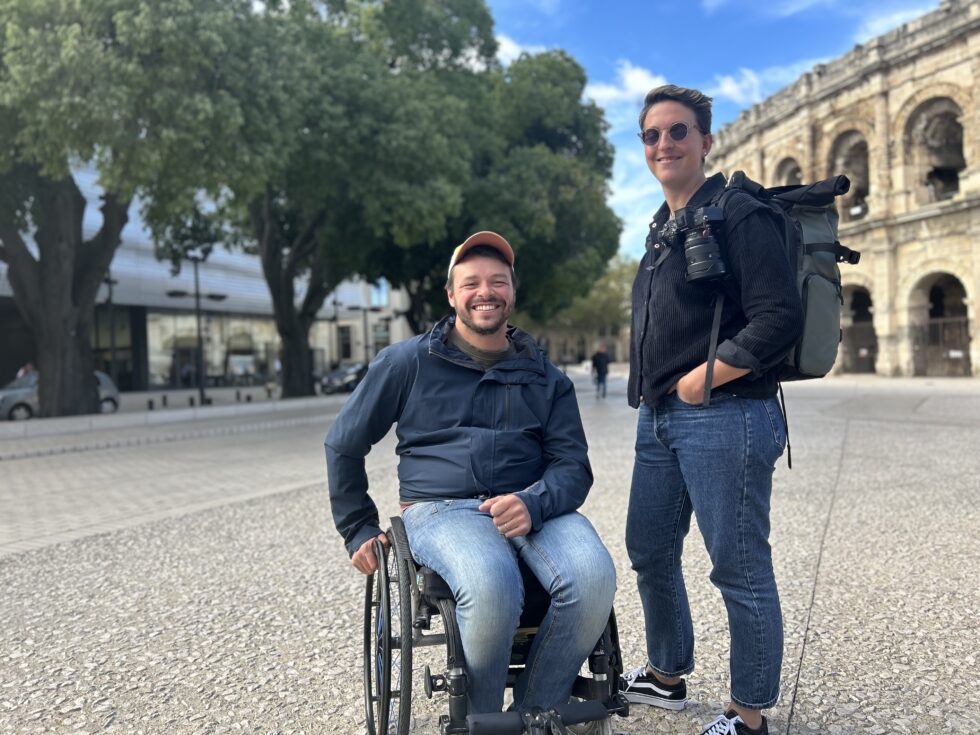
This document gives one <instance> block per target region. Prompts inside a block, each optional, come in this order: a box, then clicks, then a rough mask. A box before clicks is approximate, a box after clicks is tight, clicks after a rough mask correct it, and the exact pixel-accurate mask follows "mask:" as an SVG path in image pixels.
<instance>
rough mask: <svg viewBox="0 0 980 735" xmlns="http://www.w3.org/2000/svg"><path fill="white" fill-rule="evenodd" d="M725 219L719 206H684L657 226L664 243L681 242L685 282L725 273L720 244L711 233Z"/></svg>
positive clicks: (724, 274)
mask: <svg viewBox="0 0 980 735" xmlns="http://www.w3.org/2000/svg"><path fill="white" fill-rule="evenodd" d="M724 221H725V214H724V212H723V211H722V210H721V208H720V207H697V208H694V207H684V208H682V209H678V210H677V211H676V212H674V218H673V219H671V220H668V221H667V223H666V224H665V225H664V226H663V227H662V228H661V229H660V233H659V238H660V241H661V242H663V243H664V244H665V245H668V246H671V245H676V244H678V243H680V242H683V243H684V260H685V261H686V266H685V268H684V280H685V281H687V282H688V283H694V282H700V281H715V280H718V279H720V278H724V277H725V276H726V275H728V268H726V266H725V260H724V258H722V255H721V246H719V245H718V241H717V240H716V239H715V236H714V231H716V230H719V229H720V228H721V227H722V224H723V223H724Z"/></svg>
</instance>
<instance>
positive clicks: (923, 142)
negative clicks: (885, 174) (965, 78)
mask: <svg viewBox="0 0 980 735" xmlns="http://www.w3.org/2000/svg"><path fill="white" fill-rule="evenodd" d="M969 109H970V94H969V93H968V92H967V91H966V90H963V89H962V88H960V87H956V86H954V85H951V84H937V85H934V86H933V87H930V88H929V89H927V90H922V91H921V92H919V93H918V94H916V95H913V96H912V97H910V98H909V99H908V100H907V101H906V102H905V104H904V105H903V106H902V109H901V112H900V114H899V117H898V118H897V119H896V128H897V130H896V139H897V140H900V141H901V145H902V155H901V159H900V160H901V162H902V165H903V168H904V172H905V188H906V189H907V190H909V191H910V192H911V194H912V201H913V203H915V204H926V203H929V202H934V201H942V200H944V199H950V198H952V197H953V196H955V195H956V193H957V192H958V191H959V177H960V174H961V173H962V172H963V171H964V170H965V169H966V166H967V152H968V151H971V150H972V146H973V131H972V129H971V127H970V126H969V125H964V124H963V117H964V111H965V110H969Z"/></svg>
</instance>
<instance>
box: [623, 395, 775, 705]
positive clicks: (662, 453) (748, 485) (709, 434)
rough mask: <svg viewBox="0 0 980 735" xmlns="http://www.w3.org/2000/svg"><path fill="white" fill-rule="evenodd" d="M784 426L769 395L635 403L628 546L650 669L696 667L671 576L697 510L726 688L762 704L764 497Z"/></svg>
mask: <svg viewBox="0 0 980 735" xmlns="http://www.w3.org/2000/svg"><path fill="white" fill-rule="evenodd" d="M785 445H786V427H785V423H784V422H783V417H782V414H781V413H780V411H779V404H778V403H777V402H776V400H775V399H774V398H770V399H765V400H758V399H751V398H737V397H735V396H732V395H730V394H727V393H724V392H723V391H715V392H713V393H712V397H711V404H710V406H708V407H707V408H703V407H702V406H701V405H700V404H699V405H691V404H687V403H684V402H683V401H681V399H680V398H678V397H677V395H676V394H673V393H671V394H669V395H667V396H665V397H664V398H662V399H661V400H660V401H659V402H658V403H657V405H656V407H655V408H650V407H649V406H647V405H646V404H642V405H641V406H640V418H639V424H638V426H637V432H636V460H635V463H634V465H633V485H632V489H631V491H630V503H629V515H628V518H627V523H626V548H627V550H628V552H629V557H630V561H631V562H632V563H633V569H635V570H636V573H637V585H638V587H639V592H640V599H641V600H642V602H643V611H644V614H645V616H646V636H647V656H648V658H649V665H650V667H651V668H652V669H653V670H654V671H656V672H657V673H659V674H661V675H663V676H680V675H681V674H687V673H689V672H690V671H692V670H693V669H694V631H693V627H692V625H691V610H690V607H689V606H688V601H687V591H686V589H685V587H684V577H683V575H682V573H681V552H682V551H683V548H684V537H685V536H686V535H687V532H688V529H689V528H690V524H691V512H692V511H693V512H694V516H695V518H696V519H697V523H698V527H699V528H700V530H701V535H702V536H703V537H704V543H705V546H707V549H708V555H709V556H710V558H711V565H712V570H711V581H712V583H713V584H714V585H715V586H716V587H717V588H718V589H719V590H720V591H721V596H722V598H723V599H724V601H725V607H726V608H727V610H728V628H729V633H730V635H731V662H730V666H731V697H732V701H733V702H734V703H735V704H738V705H741V706H742V707H747V708H751V709H764V708H766V707H771V706H773V705H774V704H775V703H776V700H777V699H778V697H779V671H780V666H781V665H782V658H783V625H782V614H781V612H780V609H779V595H778V593H777V592H776V579H775V576H774V575H773V569H772V554H771V550H770V548H769V497H770V494H771V491H772V473H773V469H774V465H775V462H776V460H777V459H778V458H779V456H780V455H781V454H782V452H783V449H784V447H785Z"/></svg>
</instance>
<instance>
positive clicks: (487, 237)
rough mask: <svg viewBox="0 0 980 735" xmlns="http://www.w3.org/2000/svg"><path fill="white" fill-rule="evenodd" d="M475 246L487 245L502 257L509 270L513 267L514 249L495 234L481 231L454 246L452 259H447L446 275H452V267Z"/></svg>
mask: <svg viewBox="0 0 980 735" xmlns="http://www.w3.org/2000/svg"><path fill="white" fill-rule="evenodd" d="M477 245H487V246H489V247H491V248H493V249H494V250H496V251H498V252H499V253H500V254H501V255H503V256H504V260H506V261H507V265H509V266H510V267H511V268H513V267H514V248H512V247H511V246H510V243H509V242H507V241H506V240H505V239H504V238H503V237H501V236H500V235H498V234H497V233H496V232H490V230H483V231H482V232H477V233H474V234H472V235H470V236H469V237H468V238H466V239H465V240H463V242H462V244H461V245H457V246H456V249H455V250H453V257H452V258H450V259H449V271H448V273H452V272H453V266H454V265H456V264H457V263H458V262H459V261H460V260H461V259H462V258H463V256H464V255H466V253H468V252H469V251H470V250H472V249H473V248H475V247H476V246H477ZM447 277H448V275H447Z"/></svg>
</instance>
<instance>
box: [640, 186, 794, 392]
mask: <svg viewBox="0 0 980 735" xmlns="http://www.w3.org/2000/svg"><path fill="white" fill-rule="evenodd" d="M724 188H725V177H724V176H723V175H722V174H720V173H718V174H715V175H714V176H712V177H711V178H709V179H708V180H707V181H705V182H704V184H703V185H702V186H701V188H700V189H698V191H697V192H696V193H695V194H694V196H693V197H691V200H690V201H689V202H688V203H687V206H688V207H699V206H705V205H707V204H709V203H710V202H711V201H712V200H713V199H715V198H716V197H717V196H718V195H719V194H720V193H721V192H722V190H724ZM669 216H670V210H669V208H668V207H667V204H666V203H664V205H663V206H662V207H661V208H660V209H659V210H658V211H657V214H656V215H655V216H654V223H655V224H654V227H655V229H659V228H660V227H661V226H662V225H663V224H664V223H665V222H666V221H667V218H668V217H669ZM725 220H726V222H725V228H724V236H723V237H720V238H718V239H719V244H720V245H721V250H722V255H723V257H724V259H725V263H726V265H727V267H728V272H729V274H730V275H729V276H728V277H726V278H725V279H724V280H721V281H715V282H711V283H687V282H686V281H685V280H684V271H685V261H684V247H683V245H682V244H678V245H675V246H671V247H668V246H666V245H664V244H662V243H658V242H656V241H655V239H654V238H651V241H648V247H647V252H646V254H645V255H644V256H643V259H642V260H641V261H640V267H639V270H638V271H637V274H636V279H635V280H634V282H633V299H632V301H633V317H632V331H631V335H630V378H629V388H628V399H629V404H630V405H631V406H632V407H633V408H637V407H638V406H639V405H640V401H641V400H642V401H644V402H645V403H647V404H648V405H650V406H653V405H655V404H656V403H657V401H658V400H659V399H660V398H661V397H663V396H664V395H665V394H666V393H667V392H668V391H669V390H670V388H671V387H672V386H673V385H674V384H675V383H676V382H677V381H678V380H680V378H681V377H683V376H684V375H685V374H686V373H688V372H689V371H691V370H692V369H694V368H695V367H697V366H698V365H700V364H701V363H703V362H705V360H706V359H707V356H708V344H709V341H710V337H711V320H712V316H713V313H714V304H715V295H716V293H717V292H718V290H719V289H720V290H721V291H722V292H723V293H724V294H725V300H724V308H723V310H722V318H721V329H720V332H719V336H718V353H717V357H718V359H719V360H721V361H722V362H724V363H726V364H728V365H731V366H733V367H737V368H746V369H748V370H749V371H750V372H749V373H748V374H747V375H744V376H742V377H741V378H738V379H736V380H733V381H731V382H729V383H725V384H724V385H723V386H720V387H719V390H721V391H723V392H727V393H731V394H734V395H738V396H743V397H746V398H768V397H771V396H773V395H775V394H776V378H777V374H778V370H777V369H776V368H778V365H779V363H780V362H782V360H783V358H784V357H785V356H786V354H787V353H788V352H789V350H790V349H791V348H792V347H793V345H794V344H795V343H796V340H797V339H798V338H799V335H800V332H801V331H802V329H803V307H802V304H801V303H800V297H799V292H798V291H797V288H796V273H795V272H794V270H793V268H792V267H791V265H790V262H789V260H788V258H787V255H786V251H785V248H784V246H783V244H782V236H781V234H780V231H779V229H778V226H777V224H776V222H775V221H774V219H773V217H772V215H771V214H770V213H769V210H768V209H767V208H766V207H765V205H763V204H761V203H759V202H758V201H756V200H755V199H754V198H753V197H752V196H750V195H749V194H746V193H744V192H737V193H735V194H733V195H731V196H730V197H729V198H728V200H727V205H726V207H725ZM665 248H666V249H667V250H666V252H667V253H668V254H667V255H666V256H664V257H663V258H662V259H661V255H662V254H663V252H664V249H665ZM658 261H659V262H658ZM655 263H658V264H657V265H656V267H654V264H655Z"/></svg>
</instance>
